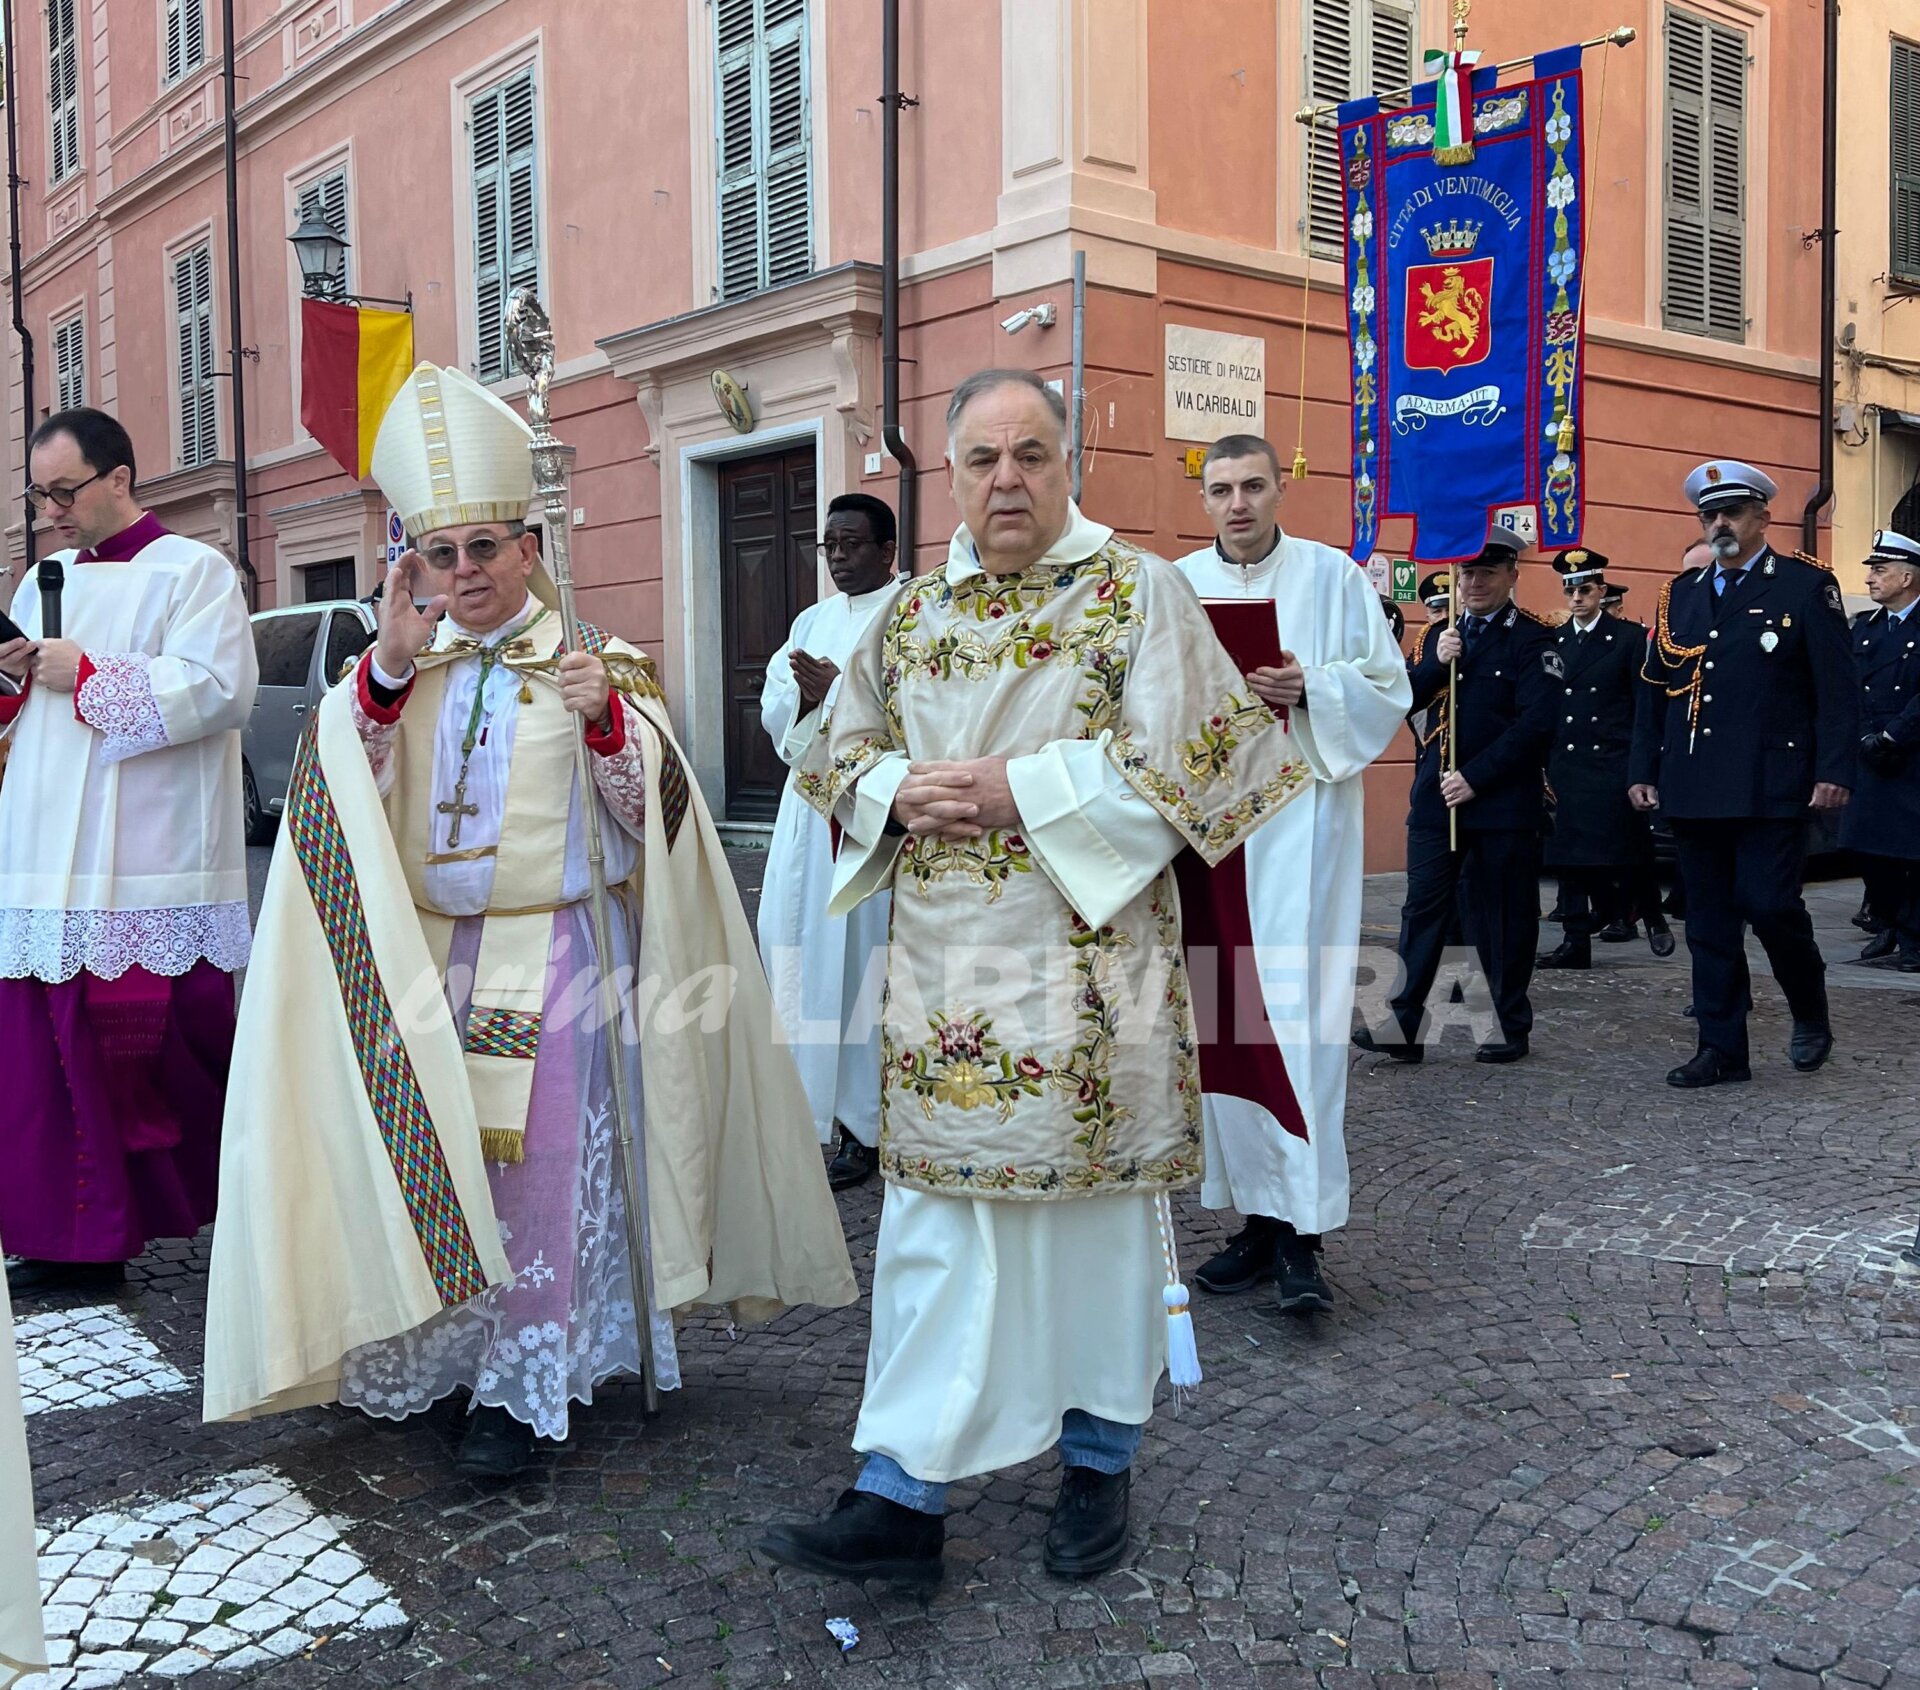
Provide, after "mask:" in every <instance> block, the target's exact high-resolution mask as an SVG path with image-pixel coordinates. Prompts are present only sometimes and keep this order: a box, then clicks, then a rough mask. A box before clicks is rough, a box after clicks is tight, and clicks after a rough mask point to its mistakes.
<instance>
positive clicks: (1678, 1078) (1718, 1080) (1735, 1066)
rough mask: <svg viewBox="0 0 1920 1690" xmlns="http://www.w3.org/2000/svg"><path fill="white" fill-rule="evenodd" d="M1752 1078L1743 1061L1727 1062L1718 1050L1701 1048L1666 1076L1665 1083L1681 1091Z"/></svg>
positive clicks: (1751, 1071)
mask: <svg viewBox="0 0 1920 1690" xmlns="http://www.w3.org/2000/svg"><path fill="white" fill-rule="evenodd" d="M1752 1078H1753V1070H1752V1069H1751V1068H1749V1067H1748V1066H1747V1065H1746V1064H1745V1063H1744V1062H1729V1061H1728V1060H1727V1059H1726V1057H1724V1056H1722V1055H1721V1054H1720V1053H1719V1051H1717V1050H1712V1049H1708V1048H1702V1049H1700V1050H1698V1051H1696V1052H1694V1054H1693V1056H1692V1057H1691V1058H1689V1059H1688V1060H1687V1061H1685V1062H1683V1063H1681V1064H1680V1066H1679V1067H1678V1068H1676V1069H1674V1070H1673V1072H1672V1073H1670V1074H1669V1075H1668V1076H1667V1084H1668V1085H1670V1086H1674V1087H1677V1088H1678V1089H1679V1090H1681V1091H1698V1090H1700V1089H1701V1087H1703V1086H1717V1085H1723V1084H1725V1083H1726V1082H1727V1081H1729V1080H1750V1079H1752Z"/></svg>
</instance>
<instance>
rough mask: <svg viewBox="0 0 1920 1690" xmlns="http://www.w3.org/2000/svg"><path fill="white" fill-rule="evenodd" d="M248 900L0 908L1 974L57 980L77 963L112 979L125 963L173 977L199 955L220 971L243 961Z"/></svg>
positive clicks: (248, 940)
mask: <svg viewBox="0 0 1920 1690" xmlns="http://www.w3.org/2000/svg"><path fill="white" fill-rule="evenodd" d="M252 948H253V929H252V927H251V925H250V924H249V923H248V920H247V906H246V905H245V904H244V903H234V904H189V905H187V906H186V907H184V908H182V909H159V910H24V909H0V979H6V980H45V981H47V982H48V983H49V984H50V985H56V986H57V985H59V984H60V983H61V982H62V981H64V980H71V979H72V978H73V977H74V976H75V975H76V974H78V973H80V972H81V971H82V970H83V969H84V970H85V971H86V972H87V973H88V974H92V975H94V976H96V977H97V978H99V979H102V980H118V979H119V978H120V976H121V975H123V974H124V973H126V971H127V970H128V969H129V968H144V969H146V970H147V972H148V973H150V974H161V975H165V976H166V977H167V978H169V979H176V978H178V977H179V976H180V975H182V974H185V973H186V972H187V970H188V969H190V968H192V967H193V966H194V965H195V964H196V963H198V962H203V961H204V962H210V963H212V964H213V966H214V967H215V968H218V969H220V970H222V971H223V972H224V973H228V974H236V973H238V972H239V971H240V970H241V969H243V968H245V967H246V966H247V957H248V954H249V952H250V951H251V950H252Z"/></svg>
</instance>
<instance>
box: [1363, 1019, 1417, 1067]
mask: <svg viewBox="0 0 1920 1690" xmlns="http://www.w3.org/2000/svg"><path fill="white" fill-rule="evenodd" d="M1353 1048H1354V1049H1355V1050H1364V1051H1370V1052H1372V1054H1373V1055H1375V1056H1384V1057H1388V1058H1389V1059H1391V1060H1392V1061H1394V1062H1421V1061H1424V1060H1425V1059H1426V1054H1427V1047H1426V1046H1425V1045H1410V1044H1382V1043H1381V1042H1380V1041H1379V1040H1378V1039H1376V1038H1375V1037H1374V1036H1373V1029H1372V1028H1371V1027H1361V1028H1359V1029H1358V1030H1357V1031H1356V1032H1355V1033H1354V1035H1353Z"/></svg>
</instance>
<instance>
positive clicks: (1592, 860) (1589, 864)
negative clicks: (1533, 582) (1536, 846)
mask: <svg viewBox="0 0 1920 1690" xmlns="http://www.w3.org/2000/svg"><path fill="white" fill-rule="evenodd" d="M1553 643H1554V649H1555V650H1556V651H1557V652H1558V653H1559V654H1560V663H1561V667H1562V669H1563V670H1564V673H1563V674H1562V675H1561V677H1560V681H1559V685H1558V689H1557V690H1558V692H1559V695H1560V696H1559V706H1560V708H1559V712H1558V715H1557V716H1556V718H1555V725H1554V730H1553V748H1552V750H1551V751H1549V752H1548V754H1547V784H1548V785H1549V786H1551V787H1552V788H1553V797H1554V809H1553V837H1552V838H1551V839H1549V840H1548V842H1547V848H1546V853H1545V860H1546V862H1547V863H1548V864H1549V865H1550V866H1552V867H1556V868H1625V867H1628V866H1630V865H1632V864H1636V863H1644V862H1646V861H1648V860H1650V859H1651V857H1652V854H1653V838H1652V835H1651V834H1650V833H1649V832H1648V831H1647V823H1646V818H1645V817H1644V816H1642V815H1641V814H1640V812H1639V811H1637V810H1636V809H1634V807H1633V805H1632V803H1631V802H1629V800H1628V798H1627V787H1628V784H1629V782H1628V780H1627V762H1628V758H1629V756H1630V754H1631V752H1632V750H1633V721H1634V710H1635V704H1636V701H1637V700H1638V698H1639V695H1640V693H1641V692H1642V691H1644V690H1645V689H1646V687H1647V683H1646V682H1645V681H1643V680H1641V679H1640V665H1641V662H1642V660H1643V659H1644V657H1645V655H1646V649H1647V630H1646V629H1645V628H1643V627H1642V626H1641V625H1640V624H1639V623H1638V622H1629V621H1626V620H1625V619H1624V618H1619V619H1616V618H1614V617H1611V616H1604V615H1603V616H1601V617H1599V618H1598V619H1597V620H1596V621H1595V622H1594V624H1593V626H1592V628H1590V629H1589V630H1588V631H1587V632H1586V633H1584V634H1583V633H1581V632H1580V630H1579V629H1578V628H1577V627H1576V626H1575V624H1574V623H1573V622H1572V621H1571V620H1569V621H1567V622H1564V623H1562V624H1561V625H1560V627H1559V628H1557V629H1556V630H1555V631H1554V636H1553Z"/></svg>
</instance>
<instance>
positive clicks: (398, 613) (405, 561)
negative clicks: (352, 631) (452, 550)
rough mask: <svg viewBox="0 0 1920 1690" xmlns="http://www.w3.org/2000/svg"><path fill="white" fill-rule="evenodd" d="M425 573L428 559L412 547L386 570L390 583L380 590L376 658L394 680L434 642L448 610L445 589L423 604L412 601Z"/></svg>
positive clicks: (398, 678) (406, 670)
mask: <svg viewBox="0 0 1920 1690" xmlns="http://www.w3.org/2000/svg"><path fill="white" fill-rule="evenodd" d="M426 574H427V560H426V559H425V558H423V557H422V556H421V555H420V554H419V553H418V552H412V551H410V552H408V553H406V554H405V555H404V556H403V557H402V558H401V559H400V561H399V562H398V563H396V564H395V565H394V566H393V567H392V568H391V569H389V570H388V571H387V584H386V586H385V588H383V589H382V591H381V594H380V615H379V630H378V632H377V633H376V634H375V636H374V642H373V660H374V662H376V663H378V664H379V665H380V668H381V670H382V672H383V673H385V674H388V675H391V676H392V677H393V678H394V679H395V680H401V679H403V678H404V677H405V676H406V674H407V672H408V671H409V670H410V669H411V668H412V667H413V660H414V659H415V658H416V657H418V656H419V655H420V653H421V652H423V651H425V650H426V649H427V647H428V646H430V645H432V644H433V630H434V628H435V627H436V626H437V625H438V623H439V621H440V618H441V617H442V616H443V615H444V614H445V613H446V608H447V595H446V594H445V593H436V594H435V595H434V596H433V597H432V598H430V599H428V600H427V602H426V603H425V604H423V605H416V604H415V603H414V602H413V593H414V587H415V584H416V583H417V582H419V581H420V580H421V579H422V578H423V577H424V576H425V575H426Z"/></svg>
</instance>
